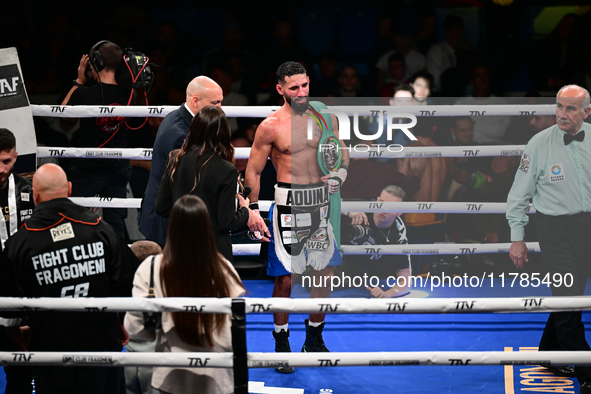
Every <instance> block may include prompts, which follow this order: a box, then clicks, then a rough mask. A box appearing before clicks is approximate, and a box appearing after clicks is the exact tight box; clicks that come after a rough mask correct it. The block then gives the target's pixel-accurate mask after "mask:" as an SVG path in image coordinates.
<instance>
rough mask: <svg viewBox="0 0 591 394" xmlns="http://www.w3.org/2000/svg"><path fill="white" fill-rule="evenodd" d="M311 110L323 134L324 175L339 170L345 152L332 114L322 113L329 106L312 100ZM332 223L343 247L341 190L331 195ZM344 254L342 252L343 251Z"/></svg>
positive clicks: (320, 148)
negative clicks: (333, 126)
mask: <svg viewBox="0 0 591 394" xmlns="http://www.w3.org/2000/svg"><path fill="white" fill-rule="evenodd" d="M310 107H311V108H310V110H311V112H312V114H310V115H311V116H312V118H314V120H316V122H317V123H318V125H319V126H320V129H321V130H322V136H321V137H320V142H319V143H318V165H319V166H320V170H321V171H322V173H323V174H324V175H328V173H329V172H334V171H337V170H338V169H339V168H340V166H341V160H342V158H343V154H342V152H341V149H340V144H339V140H338V139H337V137H336V135H334V133H333V132H332V116H331V114H325V115H322V114H321V113H320V111H321V110H322V109H327V108H328V107H327V106H326V105H325V104H324V103H321V102H320V101H310ZM329 220H330V224H331V225H332V230H333V234H334V238H335V241H336V243H337V248H339V250H340V248H341V192H340V191H338V192H337V193H333V194H331V195H330V219H329ZM341 254H342V252H341Z"/></svg>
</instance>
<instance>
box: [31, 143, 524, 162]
mask: <svg viewBox="0 0 591 394" xmlns="http://www.w3.org/2000/svg"><path fill="white" fill-rule="evenodd" d="M524 148H525V145H492V146H490V145H475V146H423V147H409V146H407V147H404V148H403V149H401V147H400V146H399V145H389V146H376V147H369V146H368V145H356V146H355V147H352V148H351V149H348V148H347V150H349V156H350V157H351V158H353V159H359V158H369V159H380V158H383V159H386V158H405V157H409V158H412V157H424V158H429V157H492V156H521V155H522V154H523V149H524ZM234 150H235V152H234V157H235V158H236V159H248V158H249V157H250V148H234ZM37 157H55V158H60V157H65V158H87V159H130V160H152V149H150V148H100V149H99V148H65V147H53V146H39V147H37Z"/></svg>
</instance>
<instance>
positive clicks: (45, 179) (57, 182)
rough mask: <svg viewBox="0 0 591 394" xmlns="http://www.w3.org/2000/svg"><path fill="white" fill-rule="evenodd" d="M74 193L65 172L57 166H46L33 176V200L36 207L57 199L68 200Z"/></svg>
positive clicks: (49, 164)
mask: <svg viewBox="0 0 591 394" xmlns="http://www.w3.org/2000/svg"><path fill="white" fill-rule="evenodd" d="M71 193H72V184H71V183H70V182H68V178H67V177H66V173H65V172H64V170H63V169H62V168H61V167H60V166H57V165H55V164H51V163H48V164H44V165H42V166H41V167H39V168H38V169H37V172H35V175H33V198H34V199H35V205H37V204H39V203H40V202H44V201H49V200H53V199H56V198H67V197H70V194H71Z"/></svg>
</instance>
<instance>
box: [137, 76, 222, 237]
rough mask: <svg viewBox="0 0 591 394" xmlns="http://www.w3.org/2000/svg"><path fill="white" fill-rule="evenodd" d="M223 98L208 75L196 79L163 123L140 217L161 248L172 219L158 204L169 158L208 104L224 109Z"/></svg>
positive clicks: (144, 230)
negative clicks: (161, 213) (162, 213)
mask: <svg viewBox="0 0 591 394" xmlns="http://www.w3.org/2000/svg"><path fill="white" fill-rule="evenodd" d="M223 98H224V95H223V92H222V88H221V87H220V85H218V84H217V83H216V82H215V81H214V80H212V79H210V78H208V77H205V76H199V77H196V78H195V79H193V80H192V81H191V82H190V83H189V85H188V86H187V99H186V102H185V103H183V104H182V105H181V106H180V107H179V108H178V109H177V110H174V111H172V112H171V113H169V114H168V115H166V117H165V118H164V120H163V121H162V123H161V124H160V127H159V128H158V134H156V141H154V150H153V152H152V169H151V170H150V179H149V180H148V186H147V188H146V193H145V194H144V198H143V200H142V207H141V210H140V215H139V217H138V224H139V230H140V232H141V233H142V234H143V235H144V236H145V237H146V239H148V240H150V241H154V242H157V243H158V244H160V245H161V246H164V242H165V240H166V228H167V226H168V219H166V218H164V217H162V216H159V215H157V214H156V211H155V210H154V203H155V202H156V196H157V195H158V189H159V188H160V181H161V180H162V175H163V174H164V169H165V167H166V162H167V160H168V155H169V154H170V152H172V151H173V150H175V149H179V148H180V147H181V145H182V144H183V141H184V140H185V137H186V136H187V133H189V125H190V124H191V121H192V120H193V116H195V114H196V113H197V112H198V111H199V110H200V109H201V108H203V107H205V106H206V105H215V106H218V107H221V105H222V100H223Z"/></svg>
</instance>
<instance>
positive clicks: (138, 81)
mask: <svg viewBox="0 0 591 394" xmlns="http://www.w3.org/2000/svg"><path fill="white" fill-rule="evenodd" d="M150 66H154V67H158V66H157V65H155V64H154V63H150V62H149V59H148V57H147V56H146V55H145V54H144V53H143V52H139V51H134V50H133V49H131V48H125V49H124V50H123V62H121V66H120V67H119V69H118V70H117V74H116V79H117V83H118V84H119V85H121V86H123V87H125V88H129V89H132V88H133V89H140V88H141V89H144V90H146V91H148V90H150V87H151V86H152V82H153V80H154V72H153V71H152V69H151V68H150Z"/></svg>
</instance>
